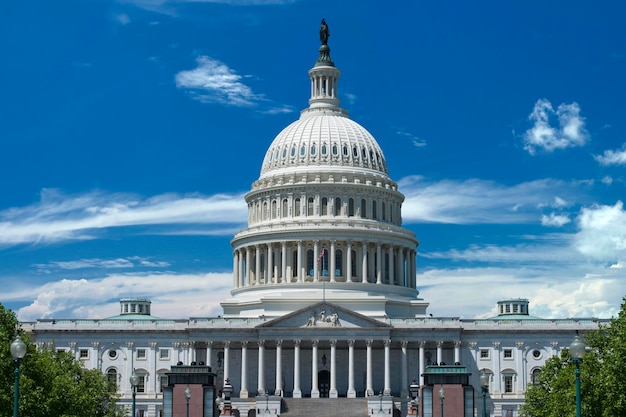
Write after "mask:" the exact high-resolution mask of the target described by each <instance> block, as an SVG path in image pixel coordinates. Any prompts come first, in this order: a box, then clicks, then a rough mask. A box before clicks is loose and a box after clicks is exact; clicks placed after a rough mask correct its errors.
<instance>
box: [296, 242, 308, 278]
mask: <svg viewBox="0 0 626 417" xmlns="http://www.w3.org/2000/svg"><path fill="white" fill-rule="evenodd" d="M304 275H306V274H304V271H303V270H302V241H301V240H299V241H298V282H304Z"/></svg>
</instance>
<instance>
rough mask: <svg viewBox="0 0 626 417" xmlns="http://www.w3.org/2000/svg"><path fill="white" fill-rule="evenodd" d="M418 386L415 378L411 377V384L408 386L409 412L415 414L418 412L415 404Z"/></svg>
mask: <svg viewBox="0 0 626 417" xmlns="http://www.w3.org/2000/svg"><path fill="white" fill-rule="evenodd" d="M419 390H420V386H419V385H418V384H417V380H416V379H415V378H413V380H412V381H411V386H409V393H410V394H411V410H410V411H409V414H411V415H414V416H417V414H418V406H417V395H418V394H419Z"/></svg>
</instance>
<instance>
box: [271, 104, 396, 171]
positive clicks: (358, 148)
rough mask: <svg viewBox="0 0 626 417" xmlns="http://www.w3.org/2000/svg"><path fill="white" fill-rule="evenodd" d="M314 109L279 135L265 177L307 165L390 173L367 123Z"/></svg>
mask: <svg viewBox="0 0 626 417" xmlns="http://www.w3.org/2000/svg"><path fill="white" fill-rule="evenodd" d="M311 110H312V109H309V110H308V111H305V112H303V114H302V116H301V117H300V119H299V120H297V121H295V122H293V123H292V124H290V125H289V126H287V127H286V128H285V129H283V131H282V132H280V133H279V134H278V136H276V138H275V139H274V141H273V142H272V144H271V145H270V147H269V149H268V150H267V153H266V154H265V159H264V160H263V166H262V168H261V178H263V177H266V176H269V175H275V174H277V173H278V172H277V171H281V172H282V173H284V172H285V171H292V170H294V169H295V170H297V171H301V170H303V168H304V170H306V168H307V167H310V168H314V169H315V170H317V169H318V168H320V167H323V168H324V170H326V171H327V170H329V169H330V170H332V169H333V168H341V169H343V170H345V169H348V170H349V171H354V169H355V168H357V169H359V170H361V169H363V170H368V171H369V170H374V171H378V172H381V173H383V174H385V175H386V176H387V175H388V172H387V163H386V161H385V156H384V155H383V152H382V150H381V148H380V146H379V145H378V143H377V142H376V139H374V137H373V136H372V135H371V134H370V133H369V132H368V131H367V130H366V129H365V128H364V127H363V126H361V125H359V124H358V123H356V122H354V121H352V120H350V119H349V118H348V117H346V116H345V113H344V112H339V111H332V110H331V111H329V110H328V109H326V110H325V111H320V110H318V111H311Z"/></svg>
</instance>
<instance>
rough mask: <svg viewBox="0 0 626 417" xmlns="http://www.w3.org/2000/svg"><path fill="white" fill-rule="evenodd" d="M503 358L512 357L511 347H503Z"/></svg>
mask: <svg viewBox="0 0 626 417" xmlns="http://www.w3.org/2000/svg"><path fill="white" fill-rule="evenodd" d="M504 359H513V349H504Z"/></svg>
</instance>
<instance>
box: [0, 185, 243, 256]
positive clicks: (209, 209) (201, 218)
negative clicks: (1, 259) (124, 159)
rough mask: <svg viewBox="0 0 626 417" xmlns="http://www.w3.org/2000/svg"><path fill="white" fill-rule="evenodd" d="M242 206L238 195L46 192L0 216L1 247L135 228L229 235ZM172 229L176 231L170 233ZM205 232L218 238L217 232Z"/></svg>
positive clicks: (47, 190) (163, 231) (75, 238)
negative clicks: (201, 228)
mask: <svg viewBox="0 0 626 417" xmlns="http://www.w3.org/2000/svg"><path fill="white" fill-rule="evenodd" d="M246 218H247V212H246V206H245V202H244V200H243V196H242V195H241V194H232V195H227V194H217V195H213V196H202V195H197V194H193V195H178V194H162V195H158V196H154V197H150V198H142V197H139V196H135V195H131V194H119V193H118V194H107V193H104V192H92V193H88V194H84V195H76V196H67V195H64V194H62V193H60V192H58V191H56V190H50V189H46V190H43V191H42V193H41V201H40V202H39V203H36V204H33V205H31V206H27V207H20V208H12V209H8V210H4V211H1V212H0V245H15V244H21V243H38V242H54V241H63V240H78V239H93V238H95V237H96V235H97V231H102V230H105V229H107V228H112V227H125V226H137V225H148V226H150V225H152V226H170V229H168V230H150V228H148V230H147V231H143V233H155V234H168V233H169V234H183V233H184V230H183V229H180V227H179V226H180V225H185V227H188V225H191V224H193V225H196V226H195V229H194V230H193V232H194V233H197V232H198V231H197V225H205V227H206V228H213V229H215V228H217V229H221V228H222V227H223V226H222V225H227V228H226V229H225V230H222V233H223V234H230V233H232V226H233V225H234V224H242V225H243V224H245V221H246ZM172 226H176V227H177V228H178V230H173V227H172ZM206 233H207V234H209V233H218V234H219V232H216V231H215V230H213V231H212V232H209V231H206Z"/></svg>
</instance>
